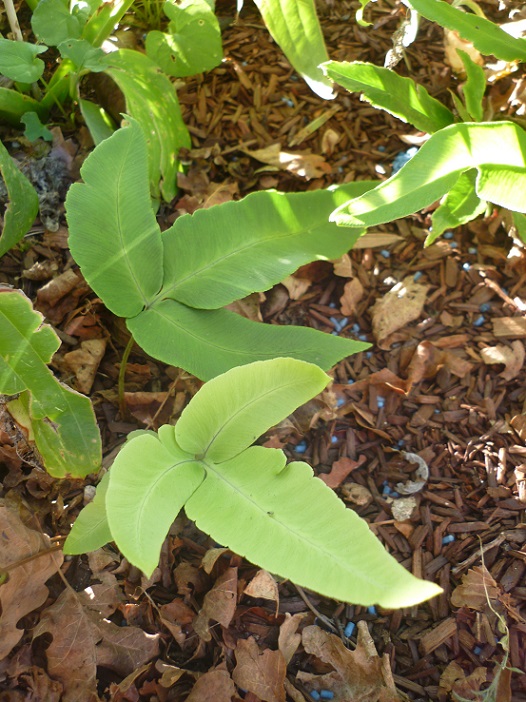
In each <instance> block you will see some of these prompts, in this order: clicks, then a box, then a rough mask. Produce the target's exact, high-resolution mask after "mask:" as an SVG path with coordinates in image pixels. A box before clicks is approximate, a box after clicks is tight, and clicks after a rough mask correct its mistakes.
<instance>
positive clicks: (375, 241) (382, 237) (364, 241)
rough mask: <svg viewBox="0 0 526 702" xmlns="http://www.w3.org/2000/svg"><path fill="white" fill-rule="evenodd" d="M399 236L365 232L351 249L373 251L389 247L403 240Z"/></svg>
mask: <svg viewBox="0 0 526 702" xmlns="http://www.w3.org/2000/svg"><path fill="white" fill-rule="evenodd" d="M403 238H404V237H403V236H400V235H399V234H388V233H386V232H370V231H369V232H365V234H364V235H363V236H361V237H360V238H359V239H358V241H357V242H356V243H355V244H354V246H353V249H375V248H377V247H379V246H390V244H396V243H397V242H398V241H402V240H403Z"/></svg>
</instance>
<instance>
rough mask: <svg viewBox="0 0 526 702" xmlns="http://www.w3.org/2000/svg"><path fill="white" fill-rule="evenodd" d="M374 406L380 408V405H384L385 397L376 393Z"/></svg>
mask: <svg viewBox="0 0 526 702" xmlns="http://www.w3.org/2000/svg"><path fill="white" fill-rule="evenodd" d="M376 406H377V407H378V409H382V407H385V397H382V396H381V395H378V397H377V398H376Z"/></svg>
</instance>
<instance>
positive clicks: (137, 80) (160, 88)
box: [106, 49, 191, 202]
mask: <svg viewBox="0 0 526 702" xmlns="http://www.w3.org/2000/svg"><path fill="white" fill-rule="evenodd" d="M107 62H108V66H109V67H108V68H107V69H106V73H108V75H109V76H111V78H113V80H114V81H115V82H116V83H117V85H118V86H119V88H120V89H121V90H122V92H123V93H124V97H125V98H126V111H127V112H128V113H129V114H130V115H131V116H132V117H134V118H135V119H136V120H137V121H138V122H139V123H140V125H141V127H142V128H143V130H144V133H145V134H146V135H147V143H148V153H149V163H150V189H151V192H152V195H153V197H155V198H157V197H158V196H159V193H160V194H161V195H162V197H163V198H164V199H165V200H166V201H167V202H170V200H172V199H173V198H174V197H175V193H176V190H177V188H176V175H177V170H178V167H179V164H178V161H177V157H176V155H177V153H178V152H179V150H180V149H181V148H183V147H184V148H190V147H191V142H190V136H189V134H188V130H187V128H186V126H185V124H184V122H183V118H182V116H181V108H180V106H179V101H178V100H177V94H176V92H175V88H174V86H173V85H172V83H170V80H169V78H168V77H167V76H166V75H164V73H162V72H161V71H160V70H159V68H158V66H156V65H155V63H154V62H153V61H152V60H151V59H149V58H148V57H147V56H145V55H144V54H141V53H140V52H139V51H132V50H131V49H119V51H115V52H113V53H112V54H109V55H108V58H107Z"/></svg>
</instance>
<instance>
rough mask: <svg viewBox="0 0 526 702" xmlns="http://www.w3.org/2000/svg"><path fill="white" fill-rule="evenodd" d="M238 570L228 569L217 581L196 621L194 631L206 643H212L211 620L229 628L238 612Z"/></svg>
mask: <svg viewBox="0 0 526 702" xmlns="http://www.w3.org/2000/svg"><path fill="white" fill-rule="evenodd" d="M236 603H237V568H228V569H227V570H226V571H225V572H224V573H223V575H221V576H219V578H218V579H217V580H216V582H215V584H214V587H213V588H212V589H211V590H209V591H208V592H207V593H206V595H205V597H204V600H203V607H202V608H201V611H200V612H199V614H198V615H197V617H196V618H195V619H194V630H195V632H196V634H198V635H199V636H200V637H201V638H202V639H203V640H204V641H210V640H211V638H212V635H211V633H210V626H209V624H210V620H211V619H213V620H214V621H216V622H219V624H221V625H222V626H224V627H228V626H229V625H230V622H231V621H232V617H233V616H234V614H235V611H236Z"/></svg>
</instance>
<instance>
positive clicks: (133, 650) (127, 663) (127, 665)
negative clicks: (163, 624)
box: [87, 613, 159, 676]
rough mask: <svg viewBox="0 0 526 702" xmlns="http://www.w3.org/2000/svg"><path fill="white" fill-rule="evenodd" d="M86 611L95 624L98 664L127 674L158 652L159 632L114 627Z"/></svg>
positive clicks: (134, 627)
mask: <svg viewBox="0 0 526 702" xmlns="http://www.w3.org/2000/svg"><path fill="white" fill-rule="evenodd" d="M87 614H88V617H89V618H90V619H91V621H92V624H93V625H94V627H95V637H96V639H97V649H96V651H97V665H100V666H104V667H105V668H109V669H110V670H113V671H115V672H116V673H118V674H119V675H122V676H126V675H130V673H132V672H133V671H134V670H135V669H136V668H138V667H139V666H141V665H143V664H144V663H146V662H148V661H150V660H151V659H152V658H155V656H157V655H159V634H147V633H146V632H145V631H143V630H142V629H140V628H139V627H137V626H117V625H116V624H114V623H113V622H111V621H109V620H108V619H103V618H102V617H100V616H96V615H95V614H94V613H87Z"/></svg>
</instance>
